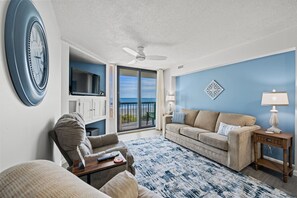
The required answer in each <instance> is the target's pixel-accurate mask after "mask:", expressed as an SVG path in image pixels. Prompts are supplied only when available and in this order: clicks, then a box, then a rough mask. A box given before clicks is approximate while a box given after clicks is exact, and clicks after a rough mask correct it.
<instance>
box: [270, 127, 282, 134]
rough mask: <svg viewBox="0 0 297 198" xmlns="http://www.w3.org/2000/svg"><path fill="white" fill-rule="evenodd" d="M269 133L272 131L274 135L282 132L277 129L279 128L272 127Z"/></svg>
mask: <svg viewBox="0 0 297 198" xmlns="http://www.w3.org/2000/svg"><path fill="white" fill-rule="evenodd" d="M267 131H271V132H273V133H280V132H281V131H282V130H280V129H279V128H277V127H274V126H272V127H270V128H269V129H267Z"/></svg>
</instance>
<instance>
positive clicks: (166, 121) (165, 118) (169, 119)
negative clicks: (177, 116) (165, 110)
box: [162, 115, 173, 137]
mask: <svg viewBox="0 0 297 198" xmlns="http://www.w3.org/2000/svg"><path fill="white" fill-rule="evenodd" d="M172 117H173V116H172V115H165V116H163V120H162V123H163V125H162V131H163V136H164V137H165V132H166V124H169V123H172Z"/></svg>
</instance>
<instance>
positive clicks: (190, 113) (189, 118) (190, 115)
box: [182, 109, 199, 126]
mask: <svg viewBox="0 0 297 198" xmlns="http://www.w3.org/2000/svg"><path fill="white" fill-rule="evenodd" d="M182 112H184V113H185V114H186V117H185V124H187V125H190V126H194V122H195V119H196V117H197V115H198V113H199V111H198V110H191V109H182Z"/></svg>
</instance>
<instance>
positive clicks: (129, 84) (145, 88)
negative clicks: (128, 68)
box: [119, 76, 156, 98]
mask: <svg viewBox="0 0 297 198" xmlns="http://www.w3.org/2000/svg"><path fill="white" fill-rule="evenodd" d="M119 84H120V97H121V98H137V96H138V93H137V86H138V77H135V76H120V83H119ZM141 87H142V92H141V97H142V98H156V79H154V78H141Z"/></svg>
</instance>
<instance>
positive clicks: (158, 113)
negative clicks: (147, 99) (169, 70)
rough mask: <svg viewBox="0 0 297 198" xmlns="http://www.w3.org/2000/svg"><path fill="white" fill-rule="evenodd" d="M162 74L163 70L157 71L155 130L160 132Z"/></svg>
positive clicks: (162, 100)
mask: <svg viewBox="0 0 297 198" xmlns="http://www.w3.org/2000/svg"><path fill="white" fill-rule="evenodd" d="M164 97H165V95H164V74H163V70H162V69H159V70H157V105H156V129H157V130H162V117H163V113H164Z"/></svg>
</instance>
